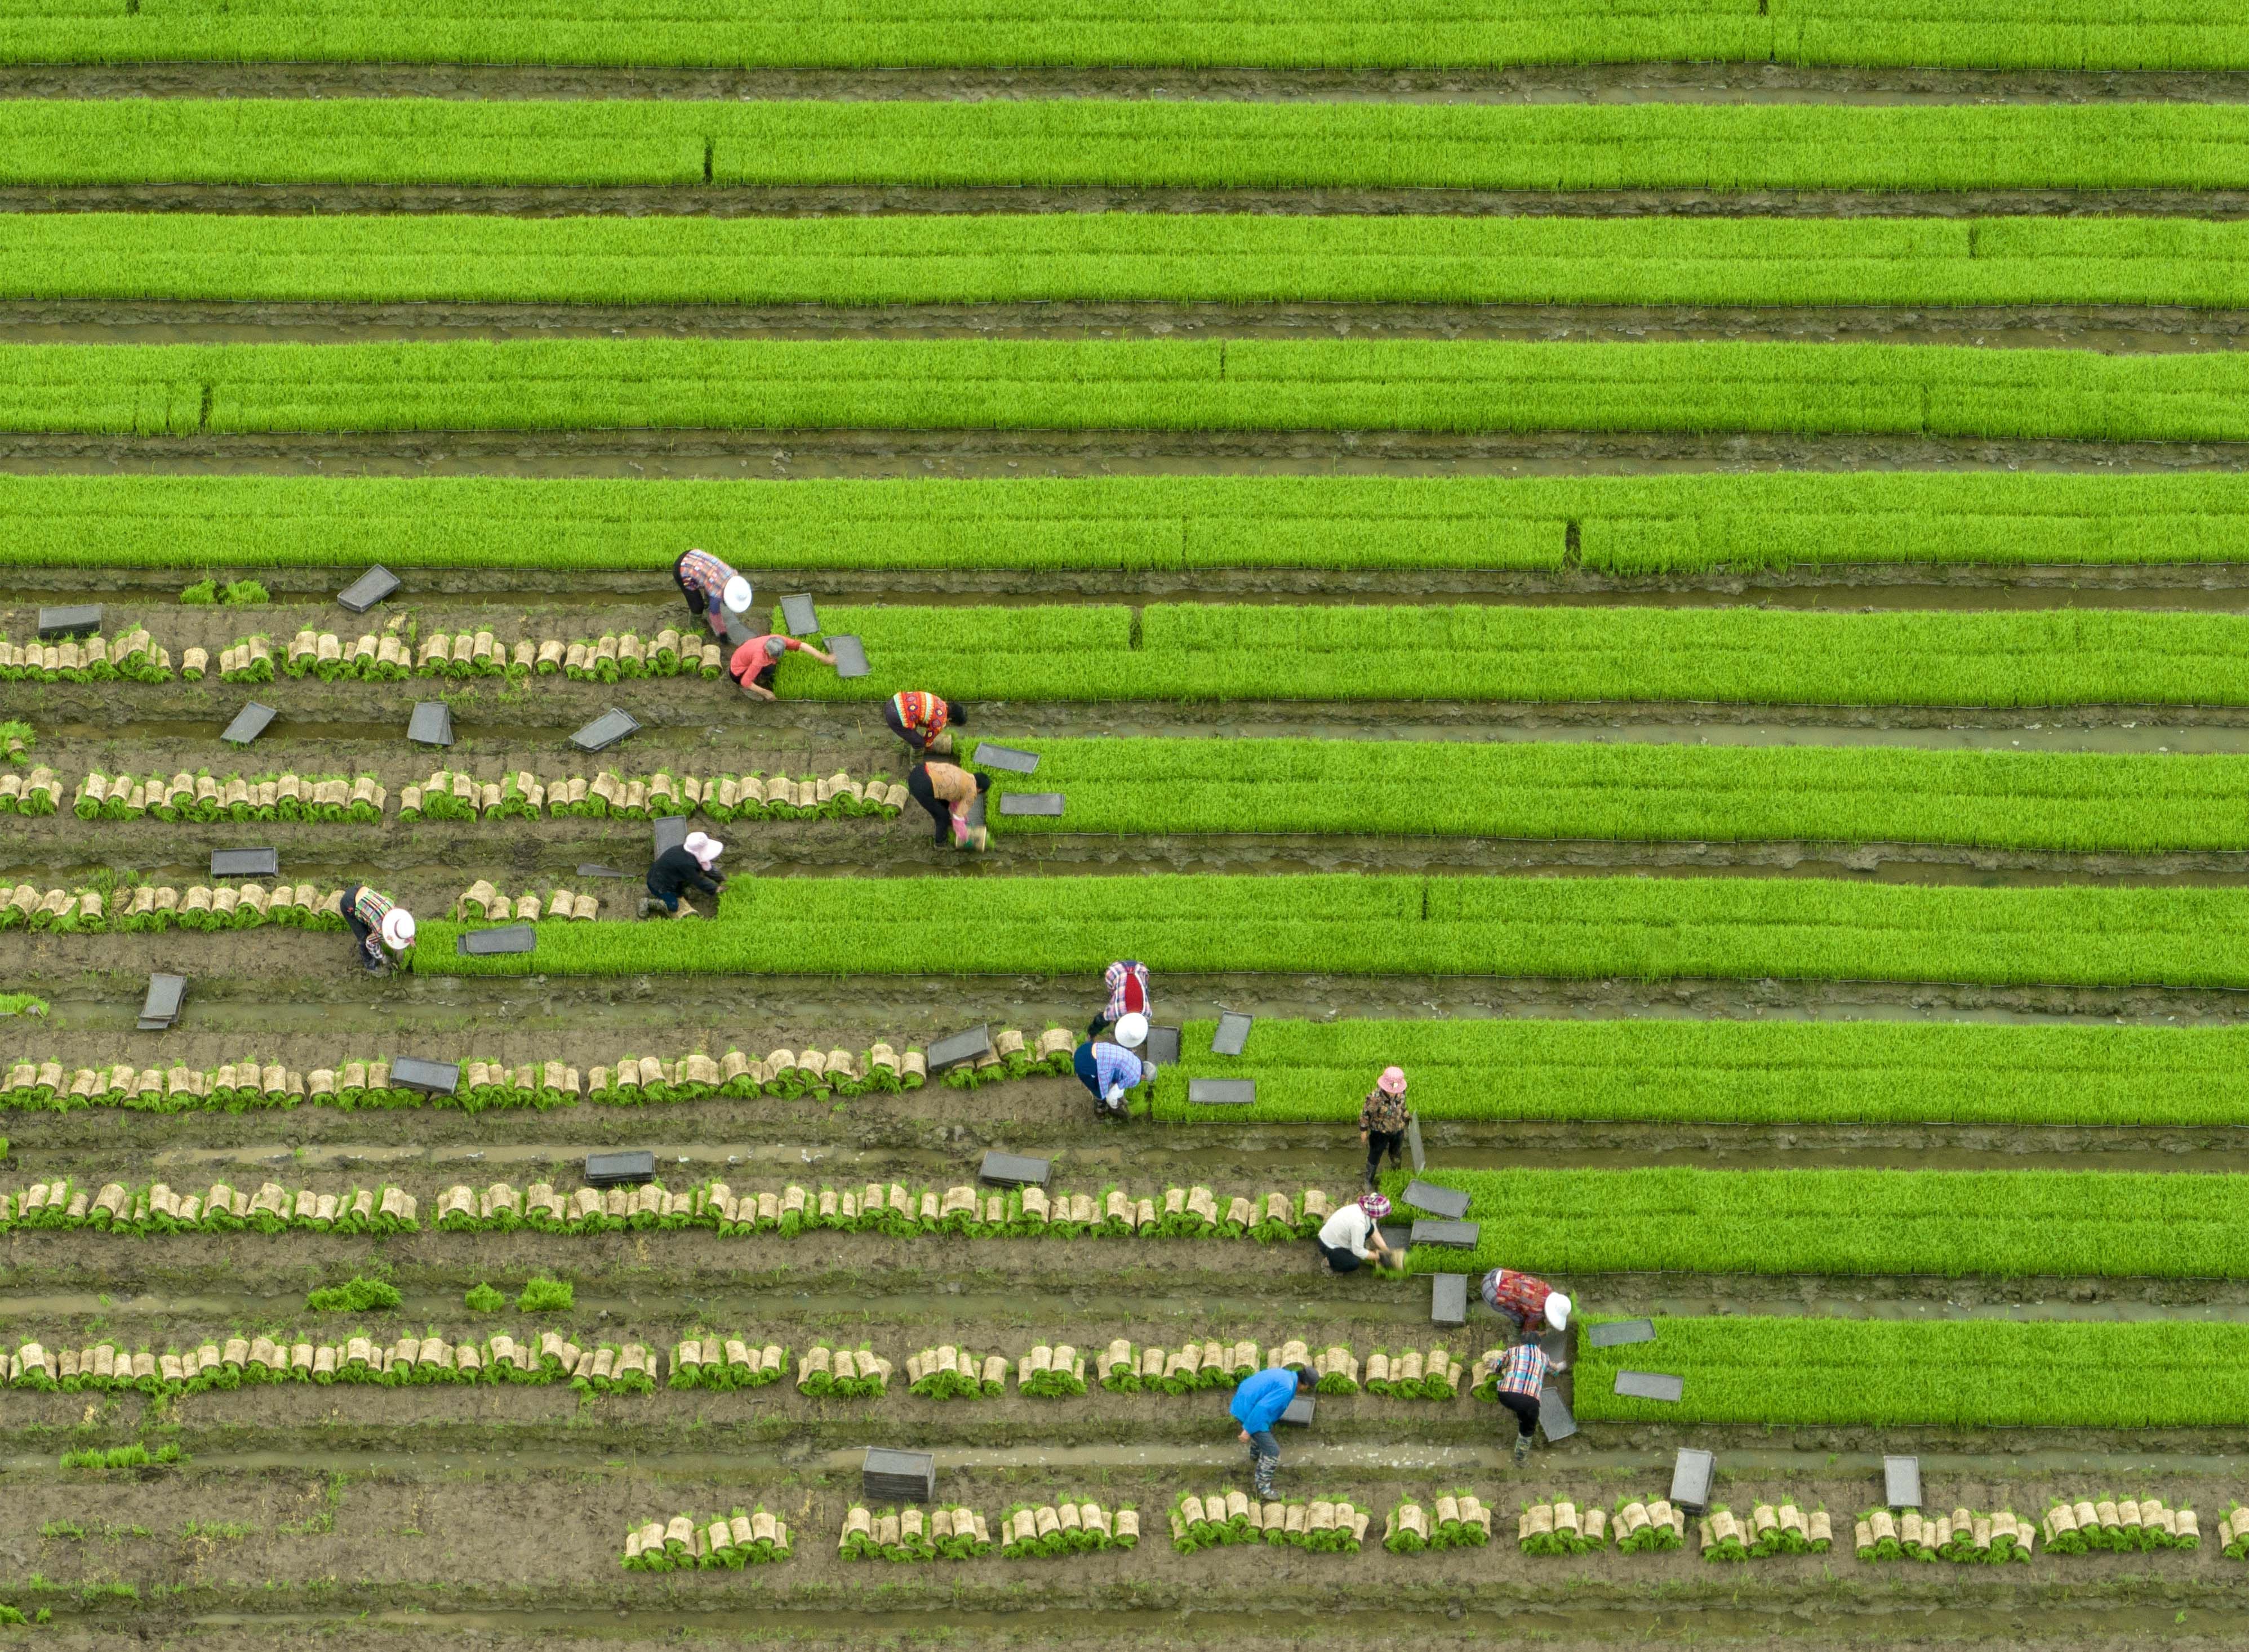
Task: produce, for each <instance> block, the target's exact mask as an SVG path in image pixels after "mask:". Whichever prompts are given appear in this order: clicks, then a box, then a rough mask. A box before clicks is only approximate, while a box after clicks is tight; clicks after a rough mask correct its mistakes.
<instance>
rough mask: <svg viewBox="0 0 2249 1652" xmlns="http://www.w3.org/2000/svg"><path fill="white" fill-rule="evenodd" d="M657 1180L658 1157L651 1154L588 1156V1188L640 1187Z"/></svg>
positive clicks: (590, 1154)
mask: <svg viewBox="0 0 2249 1652" xmlns="http://www.w3.org/2000/svg"><path fill="white" fill-rule="evenodd" d="M654 1180H656V1155H655V1154H654V1153H649V1152H645V1151H643V1152H637V1153H588V1154H587V1155H586V1185H587V1186H588V1187H638V1186H640V1185H641V1184H642V1183H643V1182H650V1181H654Z"/></svg>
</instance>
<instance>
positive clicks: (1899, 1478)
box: [1882, 1457, 1921, 1509]
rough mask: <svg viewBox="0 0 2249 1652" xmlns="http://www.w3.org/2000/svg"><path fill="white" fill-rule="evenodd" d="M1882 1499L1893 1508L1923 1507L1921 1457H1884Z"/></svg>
mask: <svg viewBox="0 0 2249 1652" xmlns="http://www.w3.org/2000/svg"><path fill="white" fill-rule="evenodd" d="M1882 1501H1883V1502H1885V1503H1887V1504H1889V1505H1890V1507H1892V1508H1893V1509H1918V1508H1919V1507H1921V1459H1920V1458H1919V1457H1884V1458H1883V1459H1882Z"/></svg>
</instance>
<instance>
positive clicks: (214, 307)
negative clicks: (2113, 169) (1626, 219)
mask: <svg viewBox="0 0 2249 1652" xmlns="http://www.w3.org/2000/svg"><path fill="white" fill-rule="evenodd" d="M2245 335H2249V316H2245V315H2244V313H2242V312H2239V311H2235V310H2192V309H2186V308H2182V307H2156V306H2124V305H2114V306H2096V305H2082V306H2036V307H2032V306H2023V307H2012V308H2006V307H1998V306H1965V307H1961V308H1957V309H1947V308H1938V307H1935V306H1923V307H1915V308H1887V307H1881V306H1864V307H1853V308H1840V309H1839V308H1833V307H1829V306H1815V307H1806V308H1801V309H1778V308H1773V309H1760V308H1753V307H1748V306H1735V307H1712V306H1692V305H1677V306H1628V305H1617V306H1597V305H1517V304H1490V305H1459V304H1403V303H1400V304H1317V303H1301V304H1290V305H1239V306H1234V305H1221V304H1169V303H1112V304H1096V303H1076V302H1065V303H1028V304H986V305H929V304H915V305H899V306H892V307H887V308H877V307H859V306H824V305H815V304H800V305H765V306H735V305H719V304H712V305H688V306H657V305H642V306H607V305H572V304H548V305H534V304H485V303H474V302H466V301H457V300H453V299H441V300H435V301H430V302H424V303H401V304H346V303H248V302H245V303H239V304H206V303H200V302H177V303H159V302H141V303H134V304H124V305H119V304H110V303H100V302H93V301H84V300H74V301H71V302H65V303H46V304H24V303H17V304H0V341H7V342H11V343H23V344H63V343H100V344H183V343H199V344H230V343H247V344H259V343H301V344H327V343H364V342H368V341H375V340H394V339H438V340H447V339H546V338H616V337H619V336H625V337H643V338H648V337H653V338H714V337H715V338H782V339H814V340H821V339H921V338H971V339H977V338H991V339H1045V338H1053V339H1064V340H1075V339H1083V338H1189V339H1193V338H1227V339H1243V338H1248V339H1300V338H1308V337H1316V338H1323V339H1326V338H1367V339H1497V340H1511V341H1517V342H1533V343H1556V342H1564V341H1575V342H1588V341H1590V342H1596V343H1599V342H1608V343H1650V342H1654V343H1667V342H1668V343H1679V342H1690V341H1709V340H1721V341H1737V342H1739V341H1785V342H1795V343H1837V344H1851V343H1859V344H1949V345H1976V346H1979V347H1982V348H1993V349H2076V350H2094V351H2101V352H2104V353H2108V354H2170V353H2175V352H2197V351H2221V350H2232V349H2238V348H2241V346H2242V343H2243V341H2244V338H2245Z"/></svg>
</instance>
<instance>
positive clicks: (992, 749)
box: [968, 740, 1039, 774]
mask: <svg viewBox="0 0 2249 1652" xmlns="http://www.w3.org/2000/svg"><path fill="white" fill-rule="evenodd" d="M968 761H970V762H972V763H975V764H977V765H979V766H980V767H985V768H996V769H1000V770H1001V771H1002V772H1003V773H1006V774H1037V773H1038V772H1039V754H1037V753H1036V752H1019V751H1017V750H1016V749H1015V748H1014V747H1012V746H994V745H993V744H992V743H991V742H990V741H989V740H981V741H979V742H978V743H977V747H976V750H975V753H974V754H973V755H972V756H971V757H970V758H969V760H968Z"/></svg>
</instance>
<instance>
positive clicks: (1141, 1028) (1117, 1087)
mask: <svg viewBox="0 0 2249 1652" xmlns="http://www.w3.org/2000/svg"><path fill="white" fill-rule="evenodd" d="M1147 1042H1148V1018H1147V1017H1146V1016H1145V1015H1126V1016H1125V1017H1124V1018H1123V1019H1122V1020H1121V1021H1119V1022H1118V1023H1117V1032H1116V1036H1115V1037H1114V1038H1113V1039H1106V1038H1104V1039H1091V1038H1089V1039H1087V1040H1086V1041H1085V1043H1082V1044H1080V1045H1079V1046H1078V1047H1077V1052H1076V1055H1074V1056H1073V1057H1071V1058H1070V1064H1071V1067H1072V1069H1073V1070H1075V1071H1076V1074H1077V1077H1078V1080H1079V1082H1080V1083H1082V1084H1084V1086H1085V1087H1086V1088H1087V1089H1088V1090H1090V1091H1092V1092H1093V1112H1094V1116H1095V1117H1096V1118H1097V1119H1125V1118H1129V1117H1131V1102H1130V1101H1128V1100H1127V1099H1126V1098H1125V1092H1126V1091H1131V1090H1134V1089H1137V1088H1138V1086H1139V1085H1140V1084H1142V1083H1144V1082H1145V1081H1150V1080H1152V1079H1153V1078H1154V1077H1155V1076H1156V1063H1153V1062H1152V1061H1143V1060H1141V1059H1140V1057H1139V1053H1138V1051H1139V1049H1140V1046H1141V1045H1142V1044H1145V1043H1147Z"/></svg>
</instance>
